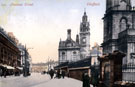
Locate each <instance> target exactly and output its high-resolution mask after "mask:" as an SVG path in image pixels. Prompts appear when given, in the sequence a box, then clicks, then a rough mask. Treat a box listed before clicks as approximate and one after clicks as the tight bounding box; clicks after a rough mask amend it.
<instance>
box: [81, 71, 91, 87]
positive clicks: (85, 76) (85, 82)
mask: <svg viewBox="0 0 135 87" xmlns="http://www.w3.org/2000/svg"><path fill="white" fill-rule="evenodd" d="M82 81H83V87H90V77H89V75H88V73H87V72H84V73H83V74H82Z"/></svg>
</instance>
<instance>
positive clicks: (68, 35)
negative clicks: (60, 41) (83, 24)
mask: <svg viewBox="0 0 135 87" xmlns="http://www.w3.org/2000/svg"><path fill="white" fill-rule="evenodd" d="M67 40H71V29H68V30H67Z"/></svg>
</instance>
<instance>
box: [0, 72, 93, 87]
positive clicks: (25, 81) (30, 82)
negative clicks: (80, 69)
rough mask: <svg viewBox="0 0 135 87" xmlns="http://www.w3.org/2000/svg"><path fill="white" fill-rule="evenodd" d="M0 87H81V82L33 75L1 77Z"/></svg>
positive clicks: (37, 74) (38, 74)
mask: <svg viewBox="0 0 135 87" xmlns="http://www.w3.org/2000/svg"><path fill="white" fill-rule="evenodd" d="M0 87H82V82H81V81H78V80H75V79H72V78H65V79H62V78H61V79H50V76H49V75H41V74H40V73H33V74H32V75H31V76H29V77H23V76H19V77H18V76H16V77H14V76H10V77H7V78H4V77H2V78H0ZM91 87H92V86H91Z"/></svg>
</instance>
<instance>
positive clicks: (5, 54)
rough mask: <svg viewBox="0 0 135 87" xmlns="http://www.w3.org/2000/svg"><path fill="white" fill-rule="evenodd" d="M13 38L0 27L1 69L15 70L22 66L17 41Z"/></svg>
mask: <svg viewBox="0 0 135 87" xmlns="http://www.w3.org/2000/svg"><path fill="white" fill-rule="evenodd" d="M12 38H13V37H11V36H9V35H8V33H7V32H5V31H4V29H3V28H1V27H0V66H1V67H0V69H4V68H5V69H7V70H11V69H12V70H14V69H16V68H18V67H20V66H21V57H20V51H19V49H18V47H17V43H16V41H17V39H16V38H15V37H14V39H12ZM2 67H3V68H2ZM3 72H4V71H3ZM8 72H10V71H8ZM8 74H9V73H8Z"/></svg>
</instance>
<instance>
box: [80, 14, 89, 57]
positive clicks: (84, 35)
mask: <svg viewBox="0 0 135 87" xmlns="http://www.w3.org/2000/svg"><path fill="white" fill-rule="evenodd" d="M80 47H81V49H80V53H81V58H86V57H87V56H90V28H89V22H88V17H87V15H86V12H84V15H83V17H82V22H81V24H80Z"/></svg>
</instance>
